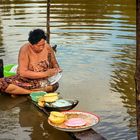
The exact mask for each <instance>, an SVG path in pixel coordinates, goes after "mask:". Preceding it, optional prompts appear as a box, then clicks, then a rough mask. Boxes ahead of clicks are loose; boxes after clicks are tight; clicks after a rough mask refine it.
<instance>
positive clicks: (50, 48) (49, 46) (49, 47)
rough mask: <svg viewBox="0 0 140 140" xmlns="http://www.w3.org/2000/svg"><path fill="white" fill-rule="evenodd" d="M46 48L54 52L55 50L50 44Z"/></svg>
mask: <svg viewBox="0 0 140 140" xmlns="http://www.w3.org/2000/svg"><path fill="white" fill-rule="evenodd" d="M46 48H47V50H48V51H49V52H52V51H53V49H52V47H51V45H49V44H46Z"/></svg>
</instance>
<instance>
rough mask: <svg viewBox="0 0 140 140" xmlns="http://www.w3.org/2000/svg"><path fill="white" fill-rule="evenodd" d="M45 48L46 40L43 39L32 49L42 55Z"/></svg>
mask: <svg viewBox="0 0 140 140" xmlns="http://www.w3.org/2000/svg"><path fill="white" fill-rule="evenodd" d="M44 47H45V39H41V40H40V41H39V42H38V43H37V44H34V45H32V49H33V50H34V51H35V52H37V53H40V52H41V51H42V50H43V49H44Z"/></svg>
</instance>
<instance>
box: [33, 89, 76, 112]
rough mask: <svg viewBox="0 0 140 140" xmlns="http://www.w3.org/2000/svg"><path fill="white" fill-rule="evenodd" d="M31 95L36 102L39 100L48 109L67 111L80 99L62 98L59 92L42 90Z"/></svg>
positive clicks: (40, 104)
mask: <svg viewBox="0 0 140 140" xmlns="http://www.w3.org/2000/svg"><path fill="white" fill-rule="evenodd" d="M30 96H31V99H32V100H33V101H34V102H37V104H38V105H39V106H40V107H44V108H45V109H46V110H47V111H67V110H70V109H73V108H74V107H75V106H76V105H77V104H78V100H71V99H61V98H60V96H59V93H46V92H44V91H40V92H33V93H31V94H30Z"/></svg>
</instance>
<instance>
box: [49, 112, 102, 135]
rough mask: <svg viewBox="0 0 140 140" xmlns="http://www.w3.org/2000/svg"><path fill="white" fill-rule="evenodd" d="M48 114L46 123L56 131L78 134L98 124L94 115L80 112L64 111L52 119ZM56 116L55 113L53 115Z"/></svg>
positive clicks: (97, 118) (97, 119)
mask: <svg viewBox="0 0 140 140" xmlns="http://www.w3.org/2000/svg"><path fill="white" fill-rule="evenodd" d="M52 114H54V113H53V112H52V113H51V114H50V116H49V118H48V123H49V124H50V125H51V126H53V127H55V128H56V129H58V130H62V131H68V132H79V131H84V130H87V129H90V128H91V127H92V126H93V125H95V124H97V123H98V122H99V117H98V116H97V115H95V114H91V113H88V112H81V111H65V112H61V114H60V115H59V117H58V116H55V117H53V116H52ZM55 114H57V113H55ZM58 114H59V113H58Z"/></svg>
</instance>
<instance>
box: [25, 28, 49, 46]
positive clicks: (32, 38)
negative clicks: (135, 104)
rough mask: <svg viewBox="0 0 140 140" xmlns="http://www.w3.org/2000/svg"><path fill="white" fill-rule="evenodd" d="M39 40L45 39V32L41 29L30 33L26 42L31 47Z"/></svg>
mask: <svg viewBox="0 0 140 140" xmlns="http://www.w3.org/2000/svg"><path fill="white" fill-rule="evenodd" d="M41 39H45V40H46V39H47V37H46V35H45V32H44V31H43V30H42V29H35V30H33V31H30V33H29V38H28V41H29V42H30V43H31V44H32V45H34V44H37V43H38V42H39V41H40V40H41Z"/></svg>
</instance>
